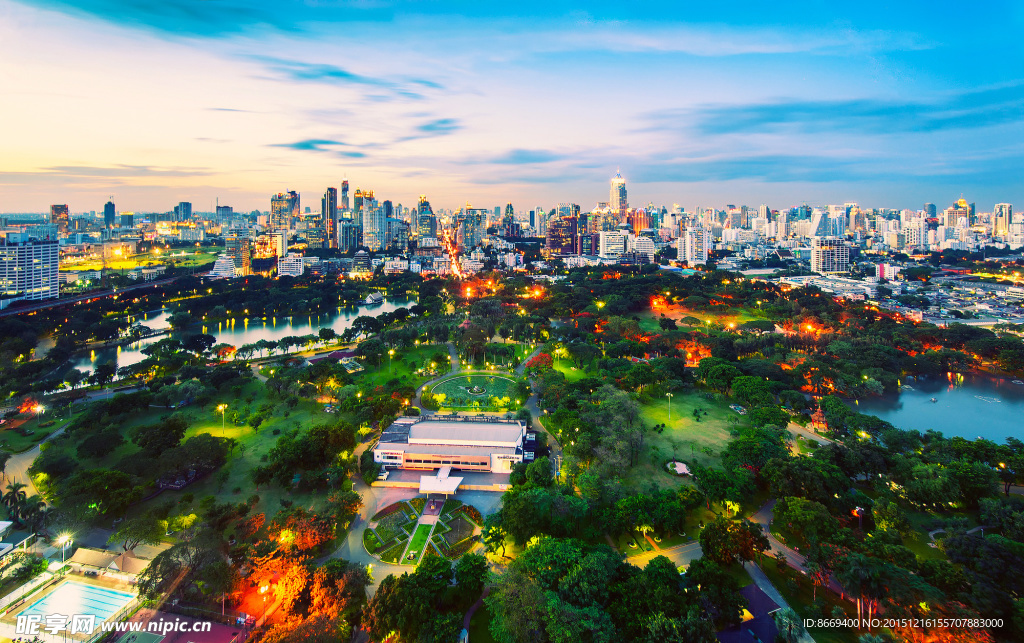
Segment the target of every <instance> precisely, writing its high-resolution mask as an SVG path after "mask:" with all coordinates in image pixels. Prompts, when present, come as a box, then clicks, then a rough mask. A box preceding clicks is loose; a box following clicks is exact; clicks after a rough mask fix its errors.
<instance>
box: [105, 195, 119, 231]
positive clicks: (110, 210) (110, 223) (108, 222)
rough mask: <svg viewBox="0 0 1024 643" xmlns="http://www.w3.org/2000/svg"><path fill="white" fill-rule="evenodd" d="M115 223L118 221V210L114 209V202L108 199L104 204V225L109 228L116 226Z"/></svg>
mask: <svg viewBox="0 0 1024 643" xmlns="http://www.w3.org/2000/svg"><path fill="white" fill-rule="evenodd" d="M115 223H117V211H116V210H114V202H113V201H107V203H106V204H105V205H104V206H103V227H104V228H106V229H107V230H109V229H111V228H113V227H114V224H115Z"/></svg>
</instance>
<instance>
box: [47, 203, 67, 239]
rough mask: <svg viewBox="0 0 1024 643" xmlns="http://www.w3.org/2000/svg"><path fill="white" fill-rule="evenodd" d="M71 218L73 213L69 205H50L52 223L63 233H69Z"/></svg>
mask: <svg viewBox="0 0 1024 643" xmlns="http://www.w3.org/2000/svg"><path fill="white" fill-rule="evenodd" d="M70 220H71V215H70V213H69V211H68V206H67V204H66V203H65V204H64V205H51V206H50V223H51V224H52V225H55V226H57V230H58V231H59V232H60V233H61V234H62V235H64V234H67V233H68V223H69V222H70Z"/></svg>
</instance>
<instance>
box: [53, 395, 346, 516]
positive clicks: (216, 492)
mask: <svg viewBox="0 0 1024 643" xmlns="http://www.w3.org/2000/svg"><path fill="white" fill-rule="evenodd" d="M250 395H251V396H254V399H253V401H252V402H247V401H246V400H247V398H248V397H249V396H250ZM267 402H270V400H269V398H268V390H267V388H266V387H264V386H263V384H262V383H260V382H256V381H251V382H249V383H248V384H247V385H246V386H245V388H244V389H243V391H242V394H241V395H240V396H239V397H238V398H234V397H231V396H218V397H217V398H214V399H213V400H212V401H211V402H210V403H209V404H207V405H206V406H205V407H200V406H197V405H196V406H188V407H185V408H184V409H181V410H180V411H179V412H181V413H184V414H185V415H186V416H187V417H188V418H189V428H188V430H187V431H186V433H185V438H184V439H186V440H187V439H188V438H190V437H192V436H195V435H198V434H201V433H209V434H211V435H213V436H215V437H227V438H234V439H236V440H238V442H239V444H238V446H236V447H235V448H234V450H232V451H231V452H230V453H229V454H228V458H227V462H226V463H225V464H224V466H223V467H222V468H221V469H220V470H219V471H216V472H213V473H211V474H210V475H207V476H205V477H203V478H200V479H199V480H197V481H195V482H193V483H192V484H190V485H188V486H187V487H185V488H184V489H181V490H172V489H168V490H165V491H164V492H163V493H161V494H160V495H159V496H156V497H155V498H153V499H151V500H148V501H146V502H143V503H140V504H138V505H136V506H135V507H134V508H133V511H138V512H143V511H148V510H152V509H154V508H156V507H158V506H162V505H166V504H167V503H168V502H174V503H176V505H177V509H176V510H175V511H176V512H180V513H185V514H187V513H189V512H191V511H193V509H194V508H195V507H196V506H197V504H198V502H199V500H201V499H202V498H204V497H206V496H214V497H215V498H216V500H217V502H220V503H223V502H233V503H237V502H241V501H243V500H245V499H247V498H248V497H249V496H250V495H252V494H254V493H255V494H257V495H259V497H260V501H259V503H258V504H257V505H256V506H254V507H253V511H254V512H265V513H266V514H267V515H268V516H272V515H274V514H276V513H277V512H278V511H280V510H281V508H282V507H283V505H282V504H281V501H282V500H285V501H291V502H295V503H297V504H302V505H305V506H307V507H309V506H311V505H314V506H315V505H322V504H326V496H327V494H326V493H325V492H318V493H310V492H300V491H296V490H293V489H291V488H290V487H287V488H285V487H282V486H281V485H280V484H277V483H276V482H274V483H271V484H269V485H262V486H261V487H260V488H258V489H257V488H255V487H254V486H253V484H252V479H251V477H250V473H251V471H252V469H253V468H255V467H256V466H258V465H260V464H263V463H262V462H261V458H262V456H264V455H266V454H267V452H269V451H270V449H271V448H273V446H274V445H275V444H276V443H277V440H278V438H279V437H280V434H282V433H284V432H286V431H290V430H292V429H294V428H296V427H299V428H301V429H308V428H309V427H310V426H312V425H313V424H319V423H322V422H336V421H337V420H338V416H336V415H328V414H326V413H323V411H322V406H321V405H319V404H316V403H313V402H308V401H303V402H300V403H299V404H298V406H296V407H295V408H294V409H287V407H285V406H283V405H281V404H275V405H274V408H273V411H272V414H271V415H270V416H269V417H268V418H267V419H266V420H265V421H264V422H263V424H262V425H261V426H260V428H259V430H258V431H257V430H254V429H253V428H252V427H251V426H249V425H248V424H246V425H244V426H235V425H234V424H233V422H232V414H233V413H234V412H235V411H238V413H239V415H240V416H242V417H243V418H244V417H245V416H246V414H247V411H246V409H247V408H248V410H249V412H255V411H256V410H257V409H258V408H259V407H260V405H262V404H264V403H267ZM221 403H224V404H227V405H228V408H227V412H226V420H227V421H226V422H225V423H223V425H222V420H221V414H220V413H219V412H217V411H216V406H217V405H218V404H221ZM171 413H172V411H171V410H170V409H166V408H150V409H149V410H148V411H147V412H144V413H136V414H133V415H132V416H131V417H130V418H129V419H128V420H127V421H125V422H124V423H123V424H122V425H121V427H120V428H121V431H122V434H123V435H125V436H127V435H128V431H130V430H131V429H132V428H133V427H135V426H139V425H143V424H153V423H155V422H158V421H160V419H161V418H163V417H165V416H168V415H170V414H171ZM286 413H287V415H285V414H286ZM56 426H59V425H55V427H56ZM275 430H277V431H278V435H275V434H274V431H275ZM55 446H57V445H55ZM59 448H63V449H66V450H67V451H68V453H69V454H70V455H71V456H72V457H75V444H74V443H71V444H60V445H59ZM137 450H138V447H136V446H135V445H134V444H132V443H131V442H130V441H128V440H126V441H125V443H124V444H122V445H120V446H118V447H117V448H115V449H112V450H111V451H110V452H109V453H107V454H106V455H104V456H103V457H102V458H99V459H96V460H84V461H82V463H81V464H82V466H83V467H86V468H95V467H102V468H110V467H113V466H114V465H116V464H117V463H118V462H119V461H120V460H121V459H122V458H124V457H125V456H127V455H129V454H132V453H135V452H136V451H137ZM76 459H77V458H76ZM236 489H237V490H238V491H237V492H236V491H235V490H236ZM185 496H191V497H192V498H193V500H192V502H191V503H182V500H183V498H184V497H185Z"/></svg>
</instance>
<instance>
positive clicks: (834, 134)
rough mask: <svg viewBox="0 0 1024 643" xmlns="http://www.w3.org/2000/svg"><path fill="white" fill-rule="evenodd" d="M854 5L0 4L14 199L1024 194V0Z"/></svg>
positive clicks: (7, 163)
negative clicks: (344, 187) (615, 180)
mask: <svg viewBox="0 0 1024 643" xmlns="http://www.w3.org/2000/svg"><path fill="white" fill-rule="evenodd" d="M708 4H710V3H708ZM718 4H723V3H718ZM838 4H842V5H846V4H853V3H835V2H824V1H822V2H799V3H784V4H783V5H782V6H779V5H778V4H773V3H764V2H731V3H727V4H723V6H689V4H688V3H679V2H673V3H621V2H619V3H605V2H591V3H566V2H516V3H490V2H472V3H471V2H409V3H405V2H387V1H374V0H362V1H356V2H340V1H331V0H319V1H308V2H292V1H289V0H279V1H276V2H248V1H243V0H165V1H163V2H152V1H150V0H127V1H126V0H120V1H115V0H69V1H64V0H56V1H55V0H47V1H44V2H27V1H20V2H14V1H13V0H0V78H3V79H4V83H5V92H4V96H3V97H2V98H0V117H2V118H3V122H5V123H11V124H14V127H10V128H5V129H7V130H8V131H6V132H5V146H4V147H5V149H6V151H7V152H8V153H7V154H4V155H0V211H4V212H17V211H41V210H44V209H46V208H47V206H48V204H50V203H56V202H67V203H69V204H70V205H71V208H72V210H73V211H81V210H93V209H101V207H102V203H103V202H104V201H105V200H106V198H107V197H108V196H110V195H113V196H114V197H115V202H117V204H118V207H119V209H131V210H141V211H150V210H166V209H169V208H170V207H171V206H172V205H173V204H174V203H176V202H178V201H180V200H189V201H192V202H193V203H194V204H195V208H196V209H207V208H209V207H210V205H211V204H212V203H213V201H214V199H216V198H218V197H219V198H220V200H221V203H228V204H231V205H234V206H235V207H236V208H238V209H242V210H251V209H261V210H265V209H267V208H268V206H269V195H270V194H271V193H272V192H277V191H279V190H284V189H295V190H299V191H300V192H301V193H302V195H303V204H304V205H311V206H313V207H314V209H316V208H317V207H318V206H319V196H320V194H321V193H322V192H323V190H324V188H325V187H327V186H328V185H338V184H339V183H340V180H341V178H342V177H343V176H347V177H348V178H349V180H350V182H351V183H352V185H353V187H355V186H360V187H363V188H372V189H374V190H375V191H376V193H377V194H378V196H379V197H381V198H391V199H392V200H394V201H396V202H402V203H405V204H410V203H412V202H414V201H415V199H416V197H417V196H418V195H419V194H426V195H427V196H428V197H429V198H430V200H431V202H432V203H434V204H435V205H440V206H443V207H455V206H457V205H459V204H463V203H466V202H471V203H472V204H473V205H474V206H476V207H493V206H495V205H498V204H504V203H506V202H508V201H511V202H512V203H514V204H515V205H516V207H517V208H520V209H531V208H533V207H535V206H544V207H551V206H552V205H553V204H554V203H555V202H558V201H573V202H578V203H580V204H582V205H583V207H584V208H589V207H590V206H592V205H594V203H596V202H597V201H600V200H606V199H607V195H608V187H607V186H608V179H609V177H610V176H611V175H612V174H614V172H615V170H616V168H618V167H621V169H622V173H623V174H624V175H625V176H626V178H627V180H628V187H629V193H630V202H631V203H632V204H634V205H639V204H645V203H647V202H654V203H656V204H659V205H660V204H666V205H671V204H672V203H679V204H682V205H684V206H686V207H687V208H692V207H694V206H698V205H700V206H719V207H721V206H723V205H724V204H726V203H737V204H738V203H745V204H749V205H757V204H760V203H768V204H769V205H770V206H772V207H776V208H779V207H786V206H789V205H794V204H798V203H801V202H805V201H806V202H810V203H836V202H844V201H857V202H859V203H861V204H862V205H865V206H869V207H899V208H902V207H913V208H918V207H920V206H921V204H922V203H923V202H925V201H931V202H935V203H938V204H939V205H940V206H941V205H945V204H947V203H948V202H951V201H952V200H954V199H956V198H958V197H959V196H960V194H961V193H963V194H964V196H965V197H967V198H968V199H969V200H971V201H976V202H977V203H978V207H979V209H981V210H983V211H987V210H990V209H991V207H992V204H993V203H996V202H1002V201H1009V202H1016V203H1017V204H1018V207H1024V188H1022V185H1021V181H1020V176H1021V162H1022V160H1024V125H1022V123H1024V119H1022V116H1024V40H1022V39H1021V38H1020V37H1019V35H1018V34H1019V33H1020V32H1021V27H1022V23H1024V3H1019V2H1018V3H1010V2H985V3H974V4H965V3H952V2H928V3H925V2H905V3H892V2H885V3H882V2H860V3H856V6H836V5H838Z"/></svg>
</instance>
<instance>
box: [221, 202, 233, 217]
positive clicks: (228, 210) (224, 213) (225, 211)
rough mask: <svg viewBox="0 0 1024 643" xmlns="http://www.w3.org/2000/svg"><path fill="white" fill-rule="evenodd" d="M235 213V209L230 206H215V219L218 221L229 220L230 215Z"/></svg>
mask: <svg viewBox="0 0 1024 643" xmlns="http://www.w3.org/2000/svg"><path fill="white" fill-rule="evenodd" d="M234 213H235V209H234V208H232V207H231V206H230V205H218V206H217V218H218V219H225V218H226V219H230V218H231V215H232V214H234Z"/></svg>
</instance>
